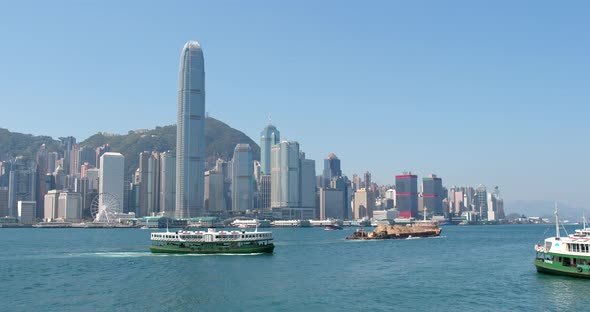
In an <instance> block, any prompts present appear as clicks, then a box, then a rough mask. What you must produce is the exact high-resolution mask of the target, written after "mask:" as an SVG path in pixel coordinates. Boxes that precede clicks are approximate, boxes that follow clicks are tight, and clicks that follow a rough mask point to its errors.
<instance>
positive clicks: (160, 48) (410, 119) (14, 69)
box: [0, 1, 590, 210]
mask: <svg viewBox="0 0 590 312" xmlns="http://www.w3.org/2000/svg"><path fill="white" fill-rule="evenodd" d="M588 12H590V4H589V3H588V2H586V1H568V2H565V3H562V2H556V1H404V2H401V1H399V2H398V1H355V2H343V1H290V2H287V1H239V2H238V1H230V2H226V1H208V2H205V1H203V2H200V1H94V2H92V1H66V2H62V1H43V2H41V1H39V2H28V1H22V2H21V1H10V2H6V3H3V4H2V5H1V6H0V105H2V115H1V116H2V118H1V122H0V127H4V128H8V129H9V130H11V131H17V132H24V133H32V134H47V135H51V136H53V137H58V136H67V135H73V136H75V137H77V138H78V139H79V140H83V139H85V138H87V137H88V136H90V135H91V134H93V133H96V132H98V131H106V132H115V133H126V132H127V131H128V130H130V129H141V128H153V127H155V126H157V125H168V124H173V123H175V122H176V91H177V80H178V65H179V56H180V50H181V48H182V46H183V45H184V43H185V42H186V41H188V40H198V41H200V42H201V44H202V46H203V49H204V53H205V70H206V90H207V104H206V105H207V106H206V110H207V111H208V112H209V114H210V115H211V116H213V117H215V118H217V119H220V120H222V121H224V122H226V123H228V124H229V125H231V126H232V127H235V128H237V129H239V130H242V131H243V132H245V133H246V134H248V135H249V136H250V137H252V138H253V139H254V140H256V141H258V140H259V139H258V138H259V135H260V131H261V130H262V128H263V127H264V126H265V125H266V123H267V118H268V117H267V116H268V115H269V114H272V120H273V124H275V125H276V126H277V127H278V128H279V130H280V131H281V134H282V136H283V138H286V139H289V140H297V141H299V142H300V144H301V147H302V149H303V150H304V151H305V152H306V153H307V155H308V157H309V158H312V159H316V161H317V162H316V171H317V172H320V171H321V170H322V168H323V160H322V159H323V158H325V157H326V156H327V155H328V154H329V153H330V152H334V153H335V154H336V155H337V156H338V157H339V158H340V159H341V160H342V166H343V171H344V172H345V173H346V174H348V175H352V174H353V173H362V172H364V171H365V170H369V171H370V172H371V173H372V175H373V179H374V180H375V181H376V182H378V183H380V184H384V183H393V181H394V178H393V177H394V175H395V174H396V173H399V172H401V171H405V170H410V171H412V172H414V173H417V174H419V175H420V176H423V175H426V174H428V173H430V172H434V173H437V174H438V175H440V176H441V177H442V178H443V182H444V184H445V185H447V186H451V185H477V184H479V183H483V184H485V185H487V186H488V187H490V188H491V187H493V186H495V185H498V186H500V188H501V190H502V194H503V196H504V197H505V199H506V200H507V201H508V202H507V210H509V209H510V208H509V203H510V201H514V200H532V199H542V200H552V201H553V200H558V201H563V202H569V203H572V204H575V205H578V206H582V207H583V206H585V207H588V206H589V205H588V202H587V201H586V200H587V198H588V195H587V193H588V190H590V178H589V177H590V169H589V168H590V166H589V164H588V160H589V159H590V158H589V156H590V155H589V154H590V144H589V141H590V139H589V135H590V126H589V125H588V121H587V119H588V117H589V111H590V109H589V108H588V104H589V94H588V92H589V86H590V79H589V75H590V62H589V59H588V57H589V56H590V27H589V26H590V20H589V19H588Z"/></svg>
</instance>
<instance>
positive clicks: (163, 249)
mask: <svg viewBox="0 0 590 312" xmlns="http://www.w3.org/2000/svg"><path fill="white" fill-rule="evenodd" d="M274 248H275V246H274V245H273V244H268V245H264V246H241V247H224V246H217V245H203V246H200V247H179V246H177V245H163V246H150V251H151V252H152V253H172V254H253V253H272V252H273V251H274Z"/></svg>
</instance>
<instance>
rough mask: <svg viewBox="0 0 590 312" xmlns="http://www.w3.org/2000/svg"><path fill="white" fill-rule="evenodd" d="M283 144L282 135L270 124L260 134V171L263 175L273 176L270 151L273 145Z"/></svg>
mask: <svg viewBox="0 0 590 312" xmlns="http://www.w3.org/2000/svg"><path fill="white" fill-rule="evenodd" d="M279 142H281V133H280V132H279V130H277V128H276V127H275V126H273V125H271V124H270V123H269V124H268V126H266V127H265V128H264V129H262V133H260V171H261V172H262V174H271V169H270V150H271V148H272V146H273V145H275V144H279Z"/></svg>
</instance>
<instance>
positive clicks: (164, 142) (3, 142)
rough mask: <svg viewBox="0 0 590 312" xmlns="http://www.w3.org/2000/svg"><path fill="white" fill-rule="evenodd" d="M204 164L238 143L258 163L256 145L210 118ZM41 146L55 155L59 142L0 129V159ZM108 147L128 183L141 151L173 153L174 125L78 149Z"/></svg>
mask: <svg viewBox="0 0 590 312" xmlns="http://www.w3.org/2000/svg"><path fill="white" fill-rule="evenodd" d="M205 140H206V160H207V162H208V164H209V167H211V166H213V164H214V163H215V160H216V159H217V158H222V159H225V160H229V159H231V158H232V156H233V153H234V148H235V147H236V144H238V143H247V144H250V146H251V147H252V152H253V158H254V159H255V160H260V147H259V146H258V144H256V142H254V141H253V140H252V139H250V138H249V137H248V136H247V135H245V134H244V133H242V132H241V131H239V130H236V129H234V128H231V127H230V126H228V125H227V124H225V123H223V122H221V121H219V120H217V119H215V118H211V117H207V119H206V121H205ZM43 143H45V144H46V146H48V149H49V150H50V151H58V152H61V151H60V150H59V149H60V147H59V142H58V141H55V140H53V139H52V138H51V137H47V136H33V135H29V134H20V133H11V132H9V131H8V130H6V129H2V128H0V159H7V158H10V157H14V156H17V155H24V156H27V157H33V156H34V155H35V153H36V151H37V149H38V148H39V146H41V144H43ZM104 144H109V146H110V147H111V151H112V152H119V153H121V154H123V155H124V156H125V178H126V179H128V178H129V177H130V176H131V174H132V173H133V172H135V170H136V169H137V168H138V166H139V153H141V152H143V151H159V152H164V151H168V150H171V151H175V150H176V125H170V126H164V127H156V128H155V129H150V130H141V131H129V133H128V134H125V135H113V134H106V133H101V132H99V133H97V134H95V135H93V136H91V137H89V138H88V139H86V140H84V141H82V142H80V146H90V147H93V148H94V147H97V146H101V145H104Z"/></svg>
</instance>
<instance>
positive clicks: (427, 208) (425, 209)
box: [424, 207, 428, 221]
mask: <svg viewBox="0 0 590 312" xmlns="http://www.w3.org/2000/svg"><path fill="white" fill-rule="evenodd" d="M426 210H428V208H426V207H424V221H426Z"/></svg>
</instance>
